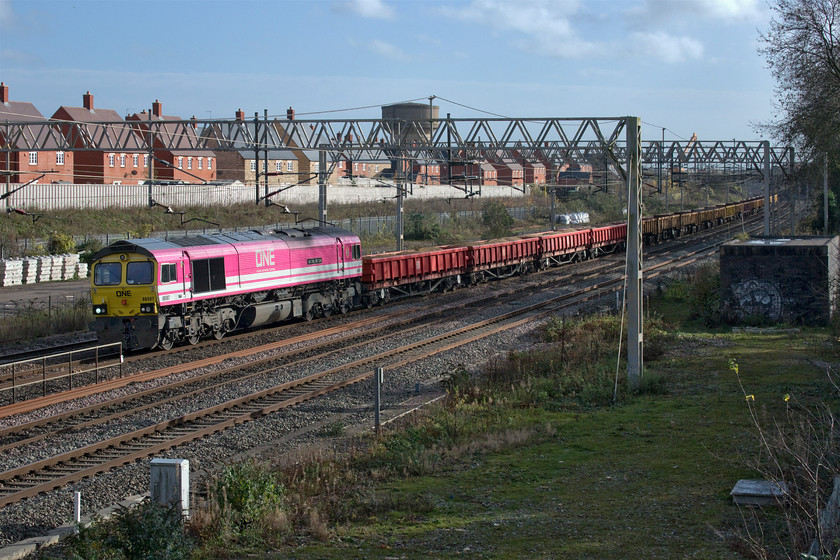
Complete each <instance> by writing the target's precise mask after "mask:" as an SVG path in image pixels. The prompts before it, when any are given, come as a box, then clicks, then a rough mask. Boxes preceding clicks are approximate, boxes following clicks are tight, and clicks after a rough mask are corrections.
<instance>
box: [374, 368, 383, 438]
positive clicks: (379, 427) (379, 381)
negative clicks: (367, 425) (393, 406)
mask: <svg viewBox="0 0 840 560" xmlns="http://www.w3.org/2000/svg"><path fill="white" fill-rule="evenodd" d="M374 377H376V383H375V385H376V391H375V393H374V397H373V400H374V427H375V429H376V437H379V436H381V435H382V423H381V421H380V420H381V418H380V412H379V410H380V406H381V403H382V401H381V392H382V391H381V387H382V381H383V380H384V379H385V369H384V368H381V367H379V368H376V374H375V375H374Z"/></svg>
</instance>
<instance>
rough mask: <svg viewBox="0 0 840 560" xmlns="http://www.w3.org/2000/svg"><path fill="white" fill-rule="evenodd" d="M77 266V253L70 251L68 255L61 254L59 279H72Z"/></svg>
mask: <svg viewBox="0 0 840 560" xmlns="http://www.w3.org/2000/svg"><path fill="white" fill-rule="evenodd" d="M78 267H79V255H78V254H76V253H71V254H69V255H62V266H61V279H62V280H72V279H73V278H75V277H76V272H77V270H78Z"/></svg>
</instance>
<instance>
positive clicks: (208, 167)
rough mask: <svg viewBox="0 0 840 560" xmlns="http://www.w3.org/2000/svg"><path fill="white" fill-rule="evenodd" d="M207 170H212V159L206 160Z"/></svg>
mask: <svg viewBox="0 0 840 560" xmlns="http://www.w3.org/2000/svg"><path fill="white" fill-rule="evenodd" d="M207 169H213V158H207Z"/></svg>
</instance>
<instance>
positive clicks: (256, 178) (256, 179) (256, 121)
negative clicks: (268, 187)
mask: <svg viewBox="0 0 840 560" xmlns="http://www.w3.org/2000/svg"><path fill="white" fill-rule="evenodd" d="M259 130H260V114H259V113H258V112H256V111H255V112H254V197H255V200H256V203H257V204H259V203H260V143H259ZM266 194H268V193H266Z"/></svg>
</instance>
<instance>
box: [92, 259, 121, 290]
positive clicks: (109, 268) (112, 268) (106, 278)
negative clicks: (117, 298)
mask: <svg viewBox="0 0 840 560" xmlns="http://www.w3.org/2000/svg"><path fill="white" fill-rule="evenodd" d="M120 282H122V265H121V264H120V263H118V262H115V263H109V262H104V263H98V264H97V265H96V266H94V267H93V284H94V285H95V286H119V284H120Z"/></svg>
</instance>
